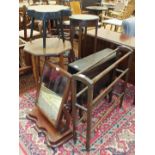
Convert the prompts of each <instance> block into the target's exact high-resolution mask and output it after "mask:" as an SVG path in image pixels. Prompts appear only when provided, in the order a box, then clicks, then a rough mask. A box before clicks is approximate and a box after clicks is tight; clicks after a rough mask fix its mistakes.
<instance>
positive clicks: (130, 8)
mask: <svg viewBox="0 0 155 155" xmlns="http://www.w3.org/2000/svg"><path fill="white" fill-rule="evenodd" d="M134 10H135V1H134V0H131V1H130V2H129V3H128V5H127V6H126V7H125V8H124V9H123V10H122V11H110V14H109V17H108V18H109V19H107V20H103V25H104V26H106V25H107V24H110V25H111V29H112V26H113V25H114V26H115V27H114V30H115V31H117V30H118V28H119V27H121V26H122V20H124V19H127V18H129V17H130V16H131V15H133V13H134Z"/></svg>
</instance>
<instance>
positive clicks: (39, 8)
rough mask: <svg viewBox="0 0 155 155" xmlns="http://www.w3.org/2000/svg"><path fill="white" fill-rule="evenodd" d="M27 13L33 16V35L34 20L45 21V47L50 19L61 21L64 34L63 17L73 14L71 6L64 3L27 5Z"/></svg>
mask: <svg viewBox="0 0 155 155" xmlns="http://www.w3.org/2000/svg"><path fill="white" fill-rule="evenodd" d="M27 14H28V16H30V17H31V20H32V24H31V34H30V38H32V36H33V29H34V20H35V19H37V20H42V21H43V48H46V28H47V21H48V20H58V21H59V22H60V28H61V35H62V37H63V38H64V35H63V27H62V26H63V25H62V17H63V16H69V15H70V14H71V11H70V8H69V7H68V6H64V5H35V6H28V7H27Z"/></svg>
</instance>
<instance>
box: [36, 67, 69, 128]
mask: <svg viewBox="0 0 155 155" xmlns="http://www.w3.org/2000/svg"><path fill="white" fill-rule="evenodd" d="M68 81H69V79H68V77H66V76H65V75H64V73H63V72H62V71H60V70H59V69H57V68H56V67H51V66H50V65H48V64H45V65H44V69H43V75H42V82H41V87H40V93H39V98H38V102H37V104H38V106H39V108H40V109H41V111H42V112H43V113H44V115H45V116H47V117H48V119H49V121H51V122H52V124H53V125H56V121H57V119H58V115H59V112H60V111H61V104H62V100H63V96H64V92H65V90H66V86H67V84H68Z"/></svg>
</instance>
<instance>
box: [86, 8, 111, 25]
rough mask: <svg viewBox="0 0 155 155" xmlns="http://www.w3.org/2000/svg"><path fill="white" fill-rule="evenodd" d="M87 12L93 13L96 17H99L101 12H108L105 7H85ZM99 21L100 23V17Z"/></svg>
mask: <svg viewBox="0 0 155 155" xmlns="http://www.w3.org/2000/svg"><path fill="white" fill-rule="evenodd" d="M86 9H87V10H89V11H93V12H95V14H96V15H98V16H100V15H101V13H102V11H108V8H107V7H106V6H87V7H86ZM100 21H101V22H102V17H101V16H100Z"/></svg>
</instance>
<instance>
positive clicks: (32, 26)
mask: <svg viewBox="0 0 155 155" xmlns="http://www.w3.org/2000/svg"><path fill="white" fill-rule="evenodd" d="M31 21H32V23H31V32H30V40H32V37H33V29H34V18H32V19H31Z"/></svg>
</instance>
